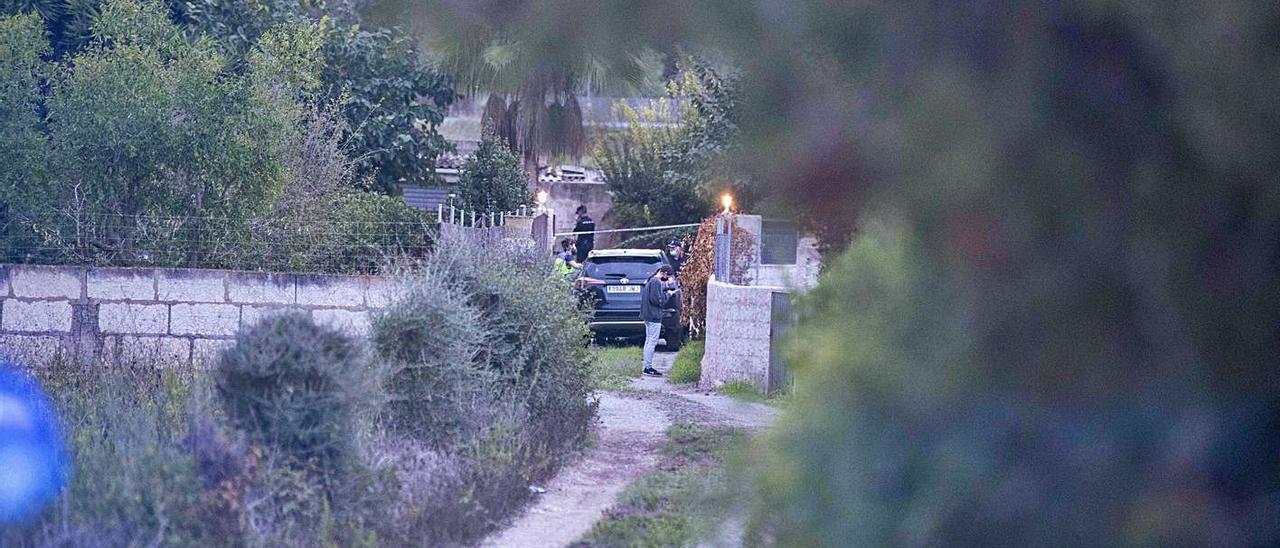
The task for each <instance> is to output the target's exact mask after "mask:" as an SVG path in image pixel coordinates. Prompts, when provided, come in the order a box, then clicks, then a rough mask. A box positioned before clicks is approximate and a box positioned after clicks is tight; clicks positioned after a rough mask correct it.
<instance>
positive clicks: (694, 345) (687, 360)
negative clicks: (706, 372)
mask: <svg viewBox="0 0 1280 548" xmlns="http://www.w3.org/2000/svg"><path fill="white" fill-rule="evenodd" d="M706 350H707V343H706V341H689V342H686V343H684V346H682V347H680V352H678V353H676V363H675V365H672V366H671V373H670V374H668V376H667V379H668V380H669V381H671V382H672V383H675V384H686V383H691V382H698V381H699V380H700V379H702V355H703V353H704V352H706Z"/></svg>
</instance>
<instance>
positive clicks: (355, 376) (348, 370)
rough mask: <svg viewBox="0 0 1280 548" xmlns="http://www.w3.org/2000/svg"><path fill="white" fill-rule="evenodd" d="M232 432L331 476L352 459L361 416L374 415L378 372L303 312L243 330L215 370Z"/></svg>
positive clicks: (352, 343) (350, 342)
mask: <svg viewBox="0 0 1280 548" xmlns="http://www.w3.org/2000/svg"><path fill="white" fill-rule="evenodd" d="M214 376H215V379H216V383H217V389H218V395H219V396H221V398H222V400H223V405H224V407H225V409H226V411H227V415H228V418H229V419H230V421H231V424H232V426H234V427H236V428H238V429H240V430H241V431H243V432H245V434H246V435H247V436H248V439H249V441H250V442H251V443H255V444H259V445H264V446H271V447H273V448H274V449H277V450H278V452H279V454H280V455H282V456H286V457H288V458H292V459H296V460H297V461H298V462H307V461H314V462H315V464H316V465H317V466H319V468H320V469H322V470H325V471H326V472H328V473H330V474H341V473H344V472H346V471H347V470H348V469H349V468H350V467H351V464H352V462H353V461H354V460H355V459H356V455H357V451H358V449H359V448H358V443H357V439H356V435H357V432H358V431H359V426H360V425H359V422H360V420H361V419H362V418H364V419H367V418H368V417H361V410H362V409H364V408H370V407H372V408H376V406H377V404H378V401H377V398H378V397H379V396H380V393H379V391H378V383H379V382H380V381H381V379H380V378H379V375H378V372H377V371H376V370H374V369H373V368H371V367H370V366H369V364H368V361H367V357H366V356H365V355H364V351H363V348H362V347H361V346H360V344H359V343H358V342H357V341H356V340H354V339H352V338H351V337H349V336H347V335H344V334H342V333H340V332H338V331H337V330H335V329H332V328H328V327H322V326H318V325H316V324H315V322H313V321H312V320H311V318H310V317H309V316H307V315H305V314H304V313H301V312H289V313H283V314H280V315H276V316H269V317H267V318H265V319H263V320H262V321H260V322H259V323H258V324H257V325H254V326H251V327H249V328H247V329H245V330H242V331H241V332H240V333H239V334H238V335H237V336H236V342H235V345H234V346H232V347H231V348H230V349H228V350H227V351H225V352H223V353H222V355H221V357H220V359H219V361H218V363H217V365H216V369H215V375H214Z"/></svg>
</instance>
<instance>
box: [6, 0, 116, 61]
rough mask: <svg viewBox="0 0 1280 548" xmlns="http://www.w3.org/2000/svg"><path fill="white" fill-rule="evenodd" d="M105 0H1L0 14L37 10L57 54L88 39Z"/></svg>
mask: <svg viewBox="0 0 1280 548" xmlns="http://www.w3.org/2000/svg"><path fill="white" fill-rule="evenodd" d="M101 8H102V0H0V15H8V14H14V13H35V14H38V15H40V17H43V18H44V21H45V25H46V27H47V29H48V31H49V42H50V44H51V45H52V46H53V53H54V56H55V57H58V58H61V57H62V55H63V54H65V53H67V52H69V51H75V50H78V49H80V48H81V47H83V46H84V45H85V44H87V43H88V42H89V26H90V25H92V24H93V19H94V18H95V17H97V16H98V12H99V11H101Z"/></svg>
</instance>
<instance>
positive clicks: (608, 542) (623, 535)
mask: <svg viewBox="0 0 1280 548" xmlns="http://www.w3.org/2000/svg"><path fill="white" fill-rule="evenodd" d="M667 437H668V442H667V445H666V446H664V447H663V455H664V457H663V462H662V464H660V465H659V467H658V471H656V472H651V473H649V474H647V475H645V476H644V477H642V478H640V479H639V480H636V482H635V483H633V484H631V485H630V486H628V487H627V489H626V491H624V492H623V494H622V495H621V496H620V497H619V500H618V503H617V505H615V506H614V507H613V508H610V509H609V511H608V512H607V513H606V515H605V518H604V519H602V520H600V521H599V522H597V523H596V525H595V526H594V527H593V528H592V529H591V531H590V532H589V533H587V535H586V537H585V538H583V539H582V540H581V541H579V542H577V543H575V544H573V546H575V547H579V548H581V547H589V546H654V547H659V546H664V547H665V546H693V545H694V544H696V542H697V541H698V540H702V539H705V538H706V537H708V536H709V535H710V534H711V533H712V532H713V528H714V526H715V524H716V522H717V520H716V519H715V518H718V517H722V516H714V515H713V514H715V513H716V512H715V510H708V508H707V507H706V506H707V501H708V500H710V497H711V496H712V494H713V493H717V492H721V491H723V490H724V485H723V483H724V482H725V481H726V480H727V477H726V476H727V474H726V472H725V471H724V469H723V466H722V465H723V460H724V459H725V458H726V456H727V455H728V454H729V453H730V452H731V451H734V450H737V449H740V448H741V446H742V445H743V444H744V442H745V436H744V435H743V432H742V431H741V430H738V429H732V428H705V427H700V426H696V425H692V424H677V425H674V426H672V427H671V430H669V431H668V432H667Z"/></svg>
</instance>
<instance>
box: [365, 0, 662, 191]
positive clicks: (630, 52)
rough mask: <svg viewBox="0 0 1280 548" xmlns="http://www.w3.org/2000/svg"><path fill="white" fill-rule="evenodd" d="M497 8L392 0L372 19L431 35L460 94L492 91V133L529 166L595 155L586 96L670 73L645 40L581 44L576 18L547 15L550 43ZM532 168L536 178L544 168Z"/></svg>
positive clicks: (427, 40)
mask: <svg viewBox="0 0 1280 548" xmlns="http://www.w3.org/2000/svg"><path fill="white" fill-rule="evenodd" d="M508 7H509V6H508ZM494 8H495V7H494V6H488V5H487V4H486V3H485V2H475V3H468V2H451V1H447V0H445V1H438V2H421V1H413V0H384V1H383V2H380V3H378V4H376V5H375V7H374V8H373V11H372V12H371V13H369V14H367V15H368V17H369V19H370V20H385V21H392V20H394V21H396V22H398V23H403V22H404V21H406V20H407V21H409V22H410V24H412V25H413V26H414V27H415V30H418V31H425V32H420V33H419V36H421V37H422V38H420V39H421V40H422V41H423V42H424V45H425V46H426V47H425V49H427V50H428V51H429V52H430V55H431V56H432V57H433V58H434V59H435V61H436V62H437V64H438V65H439V67H440V68H441V69H442V70H444V71H445V72H447V73H449V74H451V75H452V76H453V77H454V78H456V79H457V85H458V88H457V89H458V90H459V91H460V92H461V93H463V94H464V95H469V96H473V97H475V96H480V94H485V93H487V94H488V98H487V100H486V102H485V105H484V113H483V115H482V116H481V125H482V127H483V128H485V129H484V131H485V132H486V133H487V134H488V135H493V136H496V137H499V138H501V139H502V140H504V141H506V142H507V143H509V144H510V145H511V146H512V147H513V148H514V149H516V150H517V151H518V152H519V153H520V154H521V155H522V156H523V158H524V161H525V165H526V168H529V167H535V168H536V165H537V164H538V162H540V161H543V162H545V161H550V160H552V159H554V158H565V157H568V158H573V159H575V160H577V159H580V158H581V157H582V156H583V154H584V153H585V152H587V150H586V148H587V138H586V137H587V136H586V131H585V129H584V126H583V122H584V120H583V114H582V109H581V107H580V106H579V104H578V99H577V96H578V95H579V94H591V93H599V92H602V91H606V90H607V91H615V90H626V91H629V92H634V91H635V90H637V89H638V88H640V87H641V86H642V85H643V83H644V82H645V80H646V78H647V77H648V76H650V75H651V73H653V72H654V71H655V70H656V71H658V72H659V73H661V71H662V70H663V68H664V66H663V64H664V61H665V59H664V58H663V56H662V55H660V54H657V53H656V52H654V51H653V50H652V49H650V48H648V46H647V45H646V44H645V43H644V41H643V40H642V39H640V38H639V37H621V38H619V39H618V40H616V41H614V42H613V46H614V47H611V48H600V47H598V46H593V47H590V48H588V47H579V46H580V44H578V43H577V40H579V39H580V38H579V37H578V36H576V35H575V32H576V24H575V23H574V21H575V20H576V18H573V17H571V16H570V15H566V14H556V13H545V14H542V15H543V18H542V19H541V21H542V23H543V24H545V25H548V26H555V27H557V28H561V29H562V32H561V33H560V34H558V35H557V36H556V38H555V40H553V42H554V43H552V44H548V40H547V39H546V38H545V33H546V29H545V28H535V27H531V26H529V25H527V23H528V22H527V21H524V23H526V24H523V25H520V26H515V25H508V24H506V23H505V21H504V17H503V13H504V12H505V11H506V10H504V9H494ZM655 64H656V66H655ZM654 79H655V80H660V77H659V78H654ZM528 171H530V172H531V173H530V174H531V176H534V177H536V171H537V170H536V169H529V170H528Z"/></svg>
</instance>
